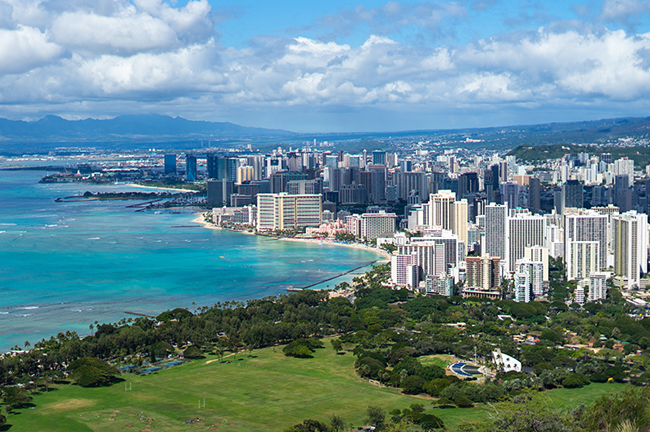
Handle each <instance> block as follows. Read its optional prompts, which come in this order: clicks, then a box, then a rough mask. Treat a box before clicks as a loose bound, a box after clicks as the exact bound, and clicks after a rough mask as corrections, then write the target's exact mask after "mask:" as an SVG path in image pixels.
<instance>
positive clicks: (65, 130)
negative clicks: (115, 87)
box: [0, 114, 295, 143]
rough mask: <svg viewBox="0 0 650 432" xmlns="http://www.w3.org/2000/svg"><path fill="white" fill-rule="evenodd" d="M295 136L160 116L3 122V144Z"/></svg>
mask: <svg viewBox="0 0 650 432" xmlns="http://www.w3.org/2000/svg"><path fill="white" fill-rule="evenodd" d="M292 135H295V134H294V133H293V132H288V131H284V130H279V129H262V128H254V127H245V126H239V125H236V124H234V123H228V122H208V121H192V120H186V119H184V118H181V117H168V116H162V115H158V114H144V115H121V116H118V117H115V118H113V119H108V120H95V119H86V120H65V119H63V118H61V117H57V116H53V115H48V116H46V117H43V118H42V119H40V120H38V121H33V122H26V121H21V120H7V119H0V143H1V142H2V141H22V142H26V141H27V142H28V141H45V142H56V141H59V142H75V141H86V140H93V141H96V140H100V141H107V140H108V141H125V140H126V141H129V140H143V139H144V140H148V139H158V140H161V139H162V140H170V139H175V138H183V139H195V140H196V139H223V138H231V139H232V138H237V139H246V138H263V137H271V136H273V137H282V136H292Z"/></svg>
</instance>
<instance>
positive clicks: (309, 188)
mask: <svg viewBox="0 0 650 432" xmlns="http://www.w3.org/2000/svg"><path fill="white" fill-rule="evenodd" d="M287 192H288V193H289V194H291V195H317V194H322V193H323V180H321V179H314V180H289V182H287ZM364 202H365V201H364Z"/></svg>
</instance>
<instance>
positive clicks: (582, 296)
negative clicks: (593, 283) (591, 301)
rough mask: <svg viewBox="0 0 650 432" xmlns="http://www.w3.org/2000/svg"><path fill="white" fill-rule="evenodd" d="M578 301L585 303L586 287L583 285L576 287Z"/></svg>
mask: <svg viewBox="0 0 650 432" xmlns="http://www.w3.org/2000/svg"><path fill="white" fill-rule="evenodd" d="M576 303H578V304H585V289H584V288H583V287H581V286H579V287H577V288H576Z"/></svg>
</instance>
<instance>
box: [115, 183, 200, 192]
mask: <svg viewBox="0 0 650 432" xmlns="http://www.w3.org/2000/svg"><path fill="white" fill-rule="evenodd" d="M124 186H130V187H135V188H141V189H158V190H165V191H170V192H192V193H198V191H195V190H192V189H180V188H166V187H158V186H144V185H139V184H135V183H127V184H125V185H124Z"/></svg>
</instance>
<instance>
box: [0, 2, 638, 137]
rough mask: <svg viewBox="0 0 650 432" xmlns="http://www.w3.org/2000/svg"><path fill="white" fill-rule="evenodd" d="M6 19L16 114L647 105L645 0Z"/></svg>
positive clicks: (195, 115)
mask: <svg viewBox="0 0 650 432" xmlns="http://www.w3.org/2000/svg"><path fill="white" fill-rule="evenodd" d="M0 12H1V13H0V16H1V18H0V46H2V47H3V48H2V49H0V65H1V66H0V95H1V96H0V101H2V105H1V106H0V117H6V118H11V119H26V120H33V119H38V118H41V117H43V116H44V115H47V114H55V115H60V116H62V117H64V118H68V119H79V118H110V117H114V116H117V115H120V114H129V113H142V112H151V113H159V114H165V115H172V116H182V117H185V118H189V119H193V120H210V121H231V122H235V123H238V124H242V125H247V126H258V127H272V128H282V129H288V130H294V131H297V132H317V131H319V132H331V131H337V132H345V131H377V130H383V131H392V130H408V129H437V128H449V127H489V126H504V125H515V124H536V123H544V122H550V121H570V120H590V119H599V118H611V117H624V116H643V115H645V114H646V113H647V112H648V108H649V106H648V102H647V100H648V97H647V96H648V93H649V92H650V86H649V85H648V82H650V70H649V68H650V60H649V59H650V57H649V55H648V52H650V36H649V35H650V33H648V32H649V31H650V5H648V3H647V2H643V1H635V0H627V1H621V0H617V1H613V0H605V1H600V2H590V3H588V2H577V1H573V2H562V3H561V4H558V2H551V1H541V2H535V3H534V4H529V3H525V2H519V1H495V0H490V1H463V2H445V1H436V2H409V1H403V2H397V1H388V2H386V1H373V0H368V1H365V2H362V3H358V4H354V5H352V6H348V5H347V4H345V3H343V2H340V1H339V2H328V3H327V4H321V3H316V2H311V3H305V4H303V3H301V5H300V7H298V5H296V4H294V3H293V2H279V3H273V4H265V3H263V2H248V3H242V2H234V1H227V2H220V3H217V2H214V1H212V2H208V1H207V0H201V1H189V2H188V1H180V2H169V3H168V2H162V1H156V0H151V1H144V0H136V1H133V2H127V1H121V0H111V1H108V0H106V1H100V2H85V1H81V0H77V1H68V2H62V1H50V2H42V1H40V0H34V1H26V2H17V1H15V0H2V1H0ZM17 47H20V49H17Z"/></svg>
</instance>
